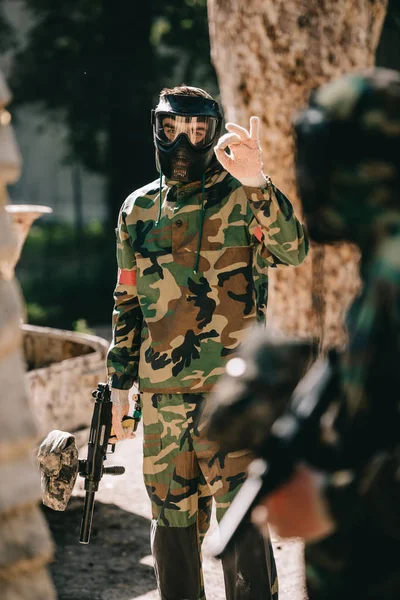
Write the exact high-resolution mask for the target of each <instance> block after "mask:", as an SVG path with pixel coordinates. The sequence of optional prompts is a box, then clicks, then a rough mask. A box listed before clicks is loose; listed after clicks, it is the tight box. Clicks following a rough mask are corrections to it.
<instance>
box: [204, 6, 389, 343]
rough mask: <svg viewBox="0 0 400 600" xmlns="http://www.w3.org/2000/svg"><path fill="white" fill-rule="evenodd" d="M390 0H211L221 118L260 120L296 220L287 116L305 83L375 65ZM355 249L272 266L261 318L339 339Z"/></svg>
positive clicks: (268, 163) (267, 158)
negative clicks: (264, 313)
mask: <svg viewBox="0 0 400 600" xmlns="http://www.w3.org/2000/svg"><path fill="white" fill-rule="evenodd" d="M386 8H387V0H369V1H366V0H318V1H317V0H314V1H310V0H268V1H267V0H246V2H241V1H240V0H229V1H228V0H208V16H209V26H210V42H211V56H212V60H213V64H214V66H215V69H216V71H217V75H218V80H219V88H220V92H221V98H222V104H223V107H224V110H225V116H226V120H229V121H234V122H236V123H239V124H240V125H243V126H248V123H249V118H250V116H251V115H257V116H259V117H260V120H261V143H262V147H263V161H264V170H265V172H266V173H268V174H269V175H270V176H271V177H272V180H273V181H274V183H275V185H277V186H278V187H279V188H280V189H281V190H282V191H283V192H284V193H285V194H286V195H287V196H288V197H289V198H290V199H291V201H292V202H293V204H294V206H295V210H296V213H297V215H298V216H299V217H300V218H301V217H302V213H301V205H300V202H299V200H298V198H297V194H296V183H295V173H294V160H293V158H294V156H293V150H294V148H293V138H292V127H291V125H292V118H293V115H294V113H295V111H296V110H297V109H299V108H301V107H303V106H305V105H306V103H307V99H308V95H309V92H310V90H311V89H312V88H315V87H317V86H318V85H320V84H322V83H324V82H326V81H329V80H331V79H333V78H335V77H336V76H338V75H340V74H342V73H344V72H347V71H352V70H356V69H359V68H364V67H370V66H373V65H374V57H375V50H376V46H377V44H378V42H379V37H380V34H381V29H382V25H383V21H384V17H385V13H386ZM358 260H359V254H358V250H357V249H356V248H354V247H352V246H350V245H349V244H343V245H341V246H340V247H339V248H332V247H328V246H317V245H313V247H312V249H311V252H310V254H309V256H308V257H307V259H306V261H305V262H304V264H303V265H302V266H301V267H298V268H297V269H293V268H287V269H281V270H272V269H271V270H270V299H269V304H268V322H269V323H270V325H271V326H272V327H276V328H279V329H281V330H283V331H285V332H286V333H289V334H292V335H295V336H297V337H303V338H310V337H311V336H312V337H317V338H319V339H320V340H321V343H322V345H323V346H324V347H332V346H336V347H339V346H342V345H343V344H344V343H345V341H346V334H345V330H344V326H343V317H344V313H345V312H346V310H347V308H348V305H349V303H350V302H351V301H352V299H353V297H354V295H355V293H356V291H357V290H358V289H359V275H358Z"/></svg>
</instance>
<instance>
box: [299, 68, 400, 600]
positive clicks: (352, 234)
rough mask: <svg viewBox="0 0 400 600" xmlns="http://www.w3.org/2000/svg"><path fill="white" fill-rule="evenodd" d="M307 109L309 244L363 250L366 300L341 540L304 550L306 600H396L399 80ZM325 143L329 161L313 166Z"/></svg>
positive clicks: (373, 83)
mask: <svg viewBox="0 0 400 600" xmlns="http://www.w3.org/2000/svg"><path fill="white" fill-rule="evenodd" d="M311 109H312V110H316V111H319V113H320V116H321V115H323V118H322V119H320V124H319V129H320V131H319V132H318V134H317V135H318V137H319V140H317V141H316V146H315V152H314V151H313V149H312V148H311V146H308V147H306V145H307V144H308V142H307V141H306V139H305V138H304V140H302V139H301V134H300V137H299V147H300V158H299V163H298V172H299V181H300V182H301V190H300V191H301V196H302V199H303V206H304V212H305V215H306V219H307V224H308V226H309V232H310V237H311V238H312V239H317V240H319V241H324V240H325V241H328V242H329V241H334V240H335V239H336V240H338V241H340V240H344V239H345V240H348V241H350V242H354V243H356V244H357V245H358V246H359V247H360V249H361V253H362V258H361V265H360V271H361V276H362V280H363V290H362V292H361V294H360V296H359V297H358V298H357V299H356V300H355V301H354V303H353V305H352V306H351V309H350V311H349V313H348V318H347V326H348V332H349V344H348V347H347V349H346V351H345V352H344V353H343V354H341V355H339V356H338V357H337V359H336V360H335V361H334V362H333V364H334V365H335V366H334V374H335V376H336V377H337V378H338V380H339V383H340V386H341V390H342V392H341V398H340V399H339V402H338V405H337V409H338V414H337V417H336V418H335V419H334V420H333V426H332V427H328V429H327V430H325V431H324V439H326V434H327V433H328V439H330V440H331V441H332V453H331V454H329V453H328V454H327V456H330V459H329V461H328V463H330V464H326V465H325V466H326V470H327V473H328V474H327V480H326V497H327V498H328V502H329V506H330V509H331V512H332V513H333V515H334V517H335V519H336V522H337V530H336V532H335V533H334V534H333V535H332V536H330V537H328V538H326V539H324V540H322V541H320V542H318V543H313V544H311V543H310V544H307V546H306V573H307V587H308V593H309V598H310V600H315V599H321V600H322V599H323V600H328V599H329V600H330V599H332V600H333V599H337V598H341V599H346V598H348V599H349V600H350V598H351V599H355V598H363V600H378V599H379V600H394V599H395V598H396V599H398V598H400V570H399V566H398V559H399V556H400V481H399V477H398V474H399V472H400V445H399V440H400V418H399V415H400V400H399V398H400V396H399V389H400V368H399V365H400V186H399V177H400V74H399V73H397V72H394V71H389V70H385V69H376V70H374V71H373V72H371V73H364V74H363V73H361V74H350V75H347V76H344V77H341V78H339V79H338V80H336V81H334V82H332V83H329V84H326V85H325V86H322V87H321V88H320V89H319V90H318V91H317V93H316V94H315V96H314V99H313V101H312V103H311ZM315 117H316V115H314V116H313V120H314V122H316V121H317V119H316V118H315ZM300 120H301V119H300ZM325 127H326V128H327V131H326V132H325V133H324V131H323V130H324V128H325ZM303 131H304V129H303ZM325 135H326V139H327V141H328V144H330V145H331V148H330V150H329V158H328V159H327V157H326V156H325V157H324V156H323V153H322V157H321V158H318V157H317V155H318V152H317V146H318V145H319V144H320V146H319V154H320V155H321V141H322V137H323V136H325ZM344 148H345V150H343V149H344ZM327 160H328V164H327V162H326V161H327ZM322 163H324V164H322ZM321 171H322V173H323V177H322V178H319V175H320V173H321ZM312 173H315V174H316V177H315V178H314V179H312V177H311V175H312ZM323 186H325V189H324V187H323ZM317 197H318V198H319V203H317V202H315V201H314V200H315V199H316V198H317ZM320 466H323V465H320Z"/></svg>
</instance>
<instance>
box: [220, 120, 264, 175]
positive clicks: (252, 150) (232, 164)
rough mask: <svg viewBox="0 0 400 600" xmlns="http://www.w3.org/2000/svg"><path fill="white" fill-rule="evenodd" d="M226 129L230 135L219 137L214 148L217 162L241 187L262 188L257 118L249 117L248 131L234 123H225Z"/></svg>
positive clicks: (261, 164) (258, 121)
mask: <svg viewBox="0 0 400 600" xmlns="http://www.w3.org/2000/svg"><path fill="white" fill-rule="evenodd" d="M226 129H227V130H228V131H229V132H230V133H226V134H225V135H223V136H221V138H220V139H219V141H218V143H217V145H216V146H215V148H214V152H215V154H216V156H217V158H218V160H219V162H220V163H221V165H222V166H223V167H224V169H226V171H229V173H230V174H231V175H232V176H233V177H235V178H236V179H238V180H239V181H240V183H242V184H243V185H248V186H254V187H262V186H263V185H265V182H266V177H265V175H264V174H263V172H262V167H263V163H262V160H261V144H260V120H259V118H258V117H254V116H253V117H250V130H249V131H247V129H245V128H244V127H240V125H236V124H235V123H227V124H226ZM226 148H229V150H230V154H227V153H226V151H225V150H226Z"/></svg>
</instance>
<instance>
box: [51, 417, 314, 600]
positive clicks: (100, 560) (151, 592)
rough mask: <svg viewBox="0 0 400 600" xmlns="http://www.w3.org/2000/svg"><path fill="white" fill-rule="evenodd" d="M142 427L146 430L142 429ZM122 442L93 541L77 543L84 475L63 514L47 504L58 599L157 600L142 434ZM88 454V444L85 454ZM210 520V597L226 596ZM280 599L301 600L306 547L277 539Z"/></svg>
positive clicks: (99, 499) (112, 460)
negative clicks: (117, 466) (116, 472)
mask: <svg viewBox="0 0 400 600" xmlns="http://www.w3.org/2000/svg"><path fill="white" fill-rule="evenodd" d="M140 431H141V428H140ZM140 431H139V433H138V436H137V437H136V438H135V439H134V440H126V441H124V442H120V443H119V444H118V445H117V446H116V452H115V454H113V455H110V456H109V457H108V459H107V465H108V466H109V465H111V464H122V465H123V466H124V467H125V469H126V472H125V473H124V474H123V475H120V476H117V477H113V476H104V477H103V479H102V481H101V482H100V489H99V492H98V493H97V494H96V503H95V509H94V517H93V526H92V533H91V539H90V543H89V544H87V545H83V544H80V543H79V530H80V521H81V514H82V507H83V494H84V492H83V480H82V479H81V478H78V481H77V483H76V486H75V490H74V495H73V497H72V498H71V500H70V502H69V504H68V507H67V510H66V511H65V512H55V511H53V510H51V509H47V508H46V507H43V512H44V514H45V516H46V518H47V521H48V523H49V526H50V529H51V532H52V534H53V538H54V542H55V545H56V550H55V560H54V562H53V563H52V564H51V566H50V570H51V575H52V577H53V581H54V584H55V586H56V589H57V593H58V597H59V600H158V598H159V595H158V592H157V587H156V581H155V577H154V572H153V566H152V558H151V554H150V535H149V530H150V527H149V522H150V504H149V500H148V497H147V494H146V491H145V488H144V484H143V482H142V475H141V461H142V436H141V433H140ZM85 457H86V447H83V448H82V449H81V451H80V458H85ZM216 528H217V524H216V521H215V517H213V520H212V525H211V528H210V532H209V534H208V536H207V537H206V540H205V542H204V578H205V587H206V594H207V600H225V594H224V585H223V575H222V569H221V564H220V561H219V560H216V559H215V558H214V557H213V556H212V555H211V551H210V548H211V544H212V536H213V534H215V532H216ZM272 541H273V546H274V554H275V558H276V561H277V567H278V574H279V586H280V600H304V599H305V598H306V595H305V592H304V574H303V562H302V544H301V542H300V541H299V540H285V541H284V542H282V541H281V540H279V539H276V538H275V537H274V536H272Z"/></svg>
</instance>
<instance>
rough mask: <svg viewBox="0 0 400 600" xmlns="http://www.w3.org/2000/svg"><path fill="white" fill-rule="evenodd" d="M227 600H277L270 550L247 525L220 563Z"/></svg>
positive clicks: (275, 575) (272, 557) (275, 577)
mask: <svg viewBox="0 0 400 600" xmlns="http://www.w3.org/2000/svg"><path fill="white" fill-rule="evenodd" d="M222 566H223V570H224V581H225V590H226V598H227V600H269V599H271V600H277V599H278V580H277V573H276V566H275V560H274V555H273V551H272V546H271V542H270V540H269V539H268V540H265V539H264V538H263V537H262V536H261V534H260V533H259V532H258V531H257V530H256V529H255V527H254V526H253V525H252V524H251V523H249V524H248V525H247V526H246V527H245V528H244V529H243V532H242V534H241V536H240V538H239V539H238V540H237V542H236V543H235V544H234V545H233V547H232V549H230V550H229V551H228V552H226V554H225V556H224V557H223V559H222Z"/></svg>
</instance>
